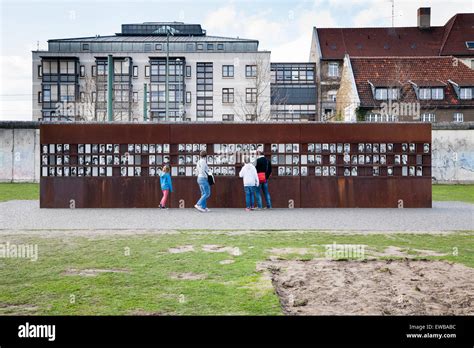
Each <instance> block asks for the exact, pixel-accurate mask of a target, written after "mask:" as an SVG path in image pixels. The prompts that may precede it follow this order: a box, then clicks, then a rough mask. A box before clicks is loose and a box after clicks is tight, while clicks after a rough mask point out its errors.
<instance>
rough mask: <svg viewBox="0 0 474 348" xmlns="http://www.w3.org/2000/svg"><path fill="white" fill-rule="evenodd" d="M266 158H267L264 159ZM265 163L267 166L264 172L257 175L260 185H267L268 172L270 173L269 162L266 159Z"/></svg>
mask: <svg viewBox="0 0 474 348" xmlns="http://www.w3.org/2000/svg"><path fill="white" fill-rule="evenodd" d="M263 158H265V157H263ZM265 163H266V164H267V165H266V167H265V171H264V172H260V173H257V175H258V182H259V183H260V184H265V183H266V182H267V171H268V160H267V159H266V158H265Z"/></svg>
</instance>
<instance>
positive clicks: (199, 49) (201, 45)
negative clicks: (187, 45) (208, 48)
mask: <svg viewBox="0 0 474 348" xmlns="http://www.w3.org/2000/svg"><path fill="white" fill-rule="evenodd" d="M196 48H197V50H198V51H202V50H203V49H204V45H203V44H197V47H196Z"/></svg>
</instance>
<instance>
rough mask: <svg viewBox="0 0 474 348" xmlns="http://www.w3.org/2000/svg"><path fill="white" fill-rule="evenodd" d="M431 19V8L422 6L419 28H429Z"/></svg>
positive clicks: (419, 15) (419, 10)
mask: <svg viewBox="0 0 474 348" xmlns="http://www.w3.org/2000/svg"><path fill="white" fill-rule="evenodd" d="M430 21H431V8H430V7H420V8H419V9H418V29H429V28H430Z"/></svg>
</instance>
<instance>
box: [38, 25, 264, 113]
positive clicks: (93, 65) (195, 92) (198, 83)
mask: <svg viewBox="0 0 474 348" xmlns="http://www.w3.org/2000/svg"><path fill="white" fill-rule="evenodd" d="M32 54H33V62H32V64H33V100H32V102H33V119H34V120H44V121H64V120H71V121H73V120H91V121H102V120H114V121H145V120H148V121H159V122H160V121H211V120H212V121H245V120H254V119H258V120H265V119H270V118H271V115H270V113H271V108H270V103H271V88H270V80H271V77H270V69H271V67H270V52H269V51H259V49H258V41H257V40H250V39H241V38H227V37H217V36H207V35H206V32H205V30H203V29H202V28H201V26H200V25H199V24H184V23H179V22H172V23H143V24H123V25H122V31H121V33H117V34H116V35H112V36H93V37H84V38H69V39H54V40H49V41H48V50H47V51H33V52H32ZM167 56H168V57H169V58H168V76H166V75H167V74H166V65H167V62H166V61H167V59H166V57H167ZM109 62H112V63H113V74H112V75H113V78H112V81H110V82H112V85H113V87H112V90H113V93H112V99H111V100H112V108H111V115H110V117H109V115H108V109H107V102H108V100H110V99H109V98H108V93H107V92H108V77H109V66H108V65H109ZM167 77H168V83H166V78H167ZM167 86H168V93H166V92H167V88H166V87H167ZM167 94H168V98H167ZM144 98H146V100H145V99H144ZM167 99H168V102H167ZM167 104H168V105H167ZM166 110H168V113H166Z"/></svg>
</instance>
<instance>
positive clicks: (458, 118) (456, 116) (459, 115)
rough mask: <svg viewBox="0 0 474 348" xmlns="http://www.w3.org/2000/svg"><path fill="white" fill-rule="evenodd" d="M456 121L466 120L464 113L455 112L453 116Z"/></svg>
mask: <svg viewBox="0 0 474 348" xmlns="http://www.w3.org/2000/svg"><path fill="white" fill-rule="evenodd" d="M453 121H454V122H464V114H463V113H462V112H455V113H454V117H453Z"/></svg>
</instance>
